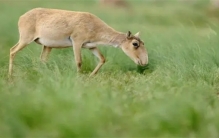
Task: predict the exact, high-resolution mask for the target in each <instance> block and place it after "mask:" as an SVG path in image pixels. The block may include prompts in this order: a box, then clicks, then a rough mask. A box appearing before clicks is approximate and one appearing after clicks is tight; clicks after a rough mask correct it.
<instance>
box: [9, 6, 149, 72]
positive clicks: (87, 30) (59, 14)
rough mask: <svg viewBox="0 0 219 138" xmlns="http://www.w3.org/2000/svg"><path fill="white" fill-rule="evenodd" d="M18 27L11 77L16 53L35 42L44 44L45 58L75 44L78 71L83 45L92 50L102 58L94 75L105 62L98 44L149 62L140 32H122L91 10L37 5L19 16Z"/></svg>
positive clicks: (12, 55)
mask: <svg viewBox="0 0 219 138" xmlns="http://www.w3.org/2000/svg"><path fill="white" fill-rule="evenodd" d="M18 29H19V34H20V39H19V41H18V43H17V44H16V45H15V46H13V47H12V48H11V49H10V60H9V76H11V75H12V70H13V60H14V57H15V54H16V53H17V52H18V51H20V50H21V49H23V48H24V47H26V46H27V45H28V44H30V43H31V42H33V41H35V42H36V43H38V44H41V45H43V49H42V53H41V56H40V57H41V60H42V61H46V60H47V58H48V55H49V53H50V52H51V50H52V48H65V47H73V51H74V57H75V61H76V64H77V71H78V72H79V71H80V70H81V63H82V59H81V48H87V49H89V50H90V51H91V52H92V53H93V54H94V55H95V56H96V57H97V58H99V63H98V65H97V66H96V68H95V69H94V70H93V72H92V73H91V76H92V75H94V74H96V73H97V72H98V70H99V69H100V68H101V66H102V65H103V64H104V62H105V58H104V57H103V55H102V54H101V53H100V51H99V50H98V48H97V46H98V45H111V46H115V47H119V48H121V49H122V50H123V51H124V52H125V53H126V54H127V55H128V56H129V57H130V58H131V59H132V60H133V61H134V62H135V63H136V64H138V65H142V66H143V65H146V64H147V63H148V55H147V51H146V49H145V47H144V43H143V42H142V41H141V40H140V38H139V33H136V34H135V35H132V34H131V32H130V31H128V33H121V32H118V31H116V30H114V29H113V28H111V27H110V26H108V25H107V24H106V23H105V22H103V21H102V20H101V19H99V18H98V17H97V16H95V15H93V14H91V13H88V12H75V11H66V10H59V9H46V8H35V9H32V10H30V11H28V12H26V13H25V14H24V15H22V16H21V17H20V18H19V21H18Z"/></svg>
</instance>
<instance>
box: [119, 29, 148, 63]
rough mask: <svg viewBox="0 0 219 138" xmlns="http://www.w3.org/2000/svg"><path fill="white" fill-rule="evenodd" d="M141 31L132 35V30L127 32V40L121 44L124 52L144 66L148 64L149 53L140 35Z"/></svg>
mask: <svg viewBox="0 0 219 138" xmlns="http://www.w3.org/2000/svg"><path fill="white" fill-rule="evenodd" d="M139 35H140V33H139V32H138V33H136V34H135V35H132V34H131V32H130V31H128V33H127V34H126V40H125V41H124V42H123V43H122V44H121V46H120V47H121V48H122V50H123V52H124V53H125V54H126V55H127V56H129V57H130V58H131V59H132V60H133V61H134V62H135V63H136V64H138V65H141V66H144V65H147V64H148V53H147V50H146V49H145V47H144V42H142V41H141V39H140V37H139Z"/></svg>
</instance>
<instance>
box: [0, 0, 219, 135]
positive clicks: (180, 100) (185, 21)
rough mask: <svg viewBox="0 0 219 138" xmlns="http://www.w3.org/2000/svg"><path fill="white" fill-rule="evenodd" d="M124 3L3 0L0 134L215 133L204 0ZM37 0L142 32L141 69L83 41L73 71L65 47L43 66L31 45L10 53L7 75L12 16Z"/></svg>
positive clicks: (215, 78)
mask: <svg viewBox="0 0 219 138" xmlns="http://www.w3.org/2000/svg"><path fill="white" fill-rule="evenodd" d="M131 3H132V6H133V7H132V12H133V13H132V14H130V12H127V11H126V10H125V9H118V8H117V9H113V10H111V9H110V8H103V7H100V6H99V5H98V4H97V3H96V2H95V1H92V0H90V1H89V0H87V1H85V0H84V1H73V0H72V1H70V0H54V1H51V0H44V1H16V0H14V1H0V36H1V37H0V48H1V50H0V137H1V138H10V137H16V138H18V137H19V138H23V137H28V138H42V137H52V138H53V137H54V138H60V137H63V138H70V137H154V138H155V137H156V138H171V137H172V138H176V137H185V138H195V137H197V138H218V137H219V131H218V130H219V116H218V115H219V101H218V92H219V38H218V33H219V22H218V19H217V18H215V16H213V15H212V14H210V13H209V12H208V7H206V3H207V2H206V1H205V0H202V1H200V2H197V3H187V4H185V3H180V2H175V1H169V2H167V1H166V2H163V3H153V2H142V1H131ZM34 7H49V8H60V9H68V10H79V11H88V12H92V13H94V14H96V15H97V16H99V17H100V18H101V19H103V20H104V21H105V22H107V23H108V24H109V25H110V26H112V27H113V28H115V29H116V30H118V31H122V32H127V31H128V30H130V31H132V32H133V33H136V32H137V31H140V32H141V38H142V40H143V41H144V42H145V44H146V48H147V50H148V53H149V65H148V66H147V67H146V68H144V69H143V68H140V67H137V66H136V65H135V64H134V62H133V61H131V60H130V59H129V58H128V57H127V56H126V55H125V54H124V53H123V52H122V51H121V50H120V49H116V48H113V47H100V49H101V51H102V53H103V55H104V56H105V57H106V59H107V62H106V64H105V65H104V66H103V67H102V68H101V70H100V72H99V73H98V74H97V75H96V76H95V77H92V78H89V77H88V76H89V73H91V71H92V69H93V68H94V67H95V65H96V64H97V61H98V60H97V59H95V57H93V55H92V54H91V53H90V52H89V51H88V50H86V49H84V50H83V51H82V53H83V65H82V68H83V71H84V72H83V73H82V74H77V73H76V65H75V63H74V62H75V61H74V56H73V52H72V49H71V48H67V49H61V50H60V49H59V50H57V49H54V50H52V53H51V55H50V58H49V61H48V63H47V64H43V63H41V62H40V59H39V55H40V52H41V46H39V45H37V44H35V43H33V44H31V45H30V46H28V47H26V48H25V49H24V50H22V51H21V52H19V53H18V54H17V55H16V58H15V62H14V64H15V66H14V76H15V77H14V80H13V82H11V83H9V82H8V80H7V72H8V60H9V49H10V48H11V47H12V46H13V45H14V44H15V43H17V41H18V31H17V21H18V18H19V16H20V15H22V14H23V13H24V12H26V11H27V10H30V9H32V8H34Z"/></svg>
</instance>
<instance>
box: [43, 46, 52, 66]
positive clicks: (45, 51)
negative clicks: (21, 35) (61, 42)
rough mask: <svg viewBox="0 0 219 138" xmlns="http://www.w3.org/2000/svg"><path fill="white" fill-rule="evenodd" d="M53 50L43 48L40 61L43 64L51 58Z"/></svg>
mask: <svg viewBox="0 0 219 138" xmlns="http://www.w3.org/2000/svg"><path fill="white" fill-rule="evenodd" d="M51 50H52V48H51V47H47V46H43V49H42V52H41V55H40V59H41V61H42V62H46V61H47V59H48V56H49V53H50V52H51Z"/></svg>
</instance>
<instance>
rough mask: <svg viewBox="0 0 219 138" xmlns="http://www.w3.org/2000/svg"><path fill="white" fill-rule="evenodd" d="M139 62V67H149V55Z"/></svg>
mask: <svg viewBox="0 0 219 138" xmlns="http://www.w3.org/2000/svg"><path fill="white" fill-rule="evenodd" d="M139 60H140V63H139V65H141V66H145V65H147V64H148V55H146V56H142V57H141V58H140V59H139Z"/></svg>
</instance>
